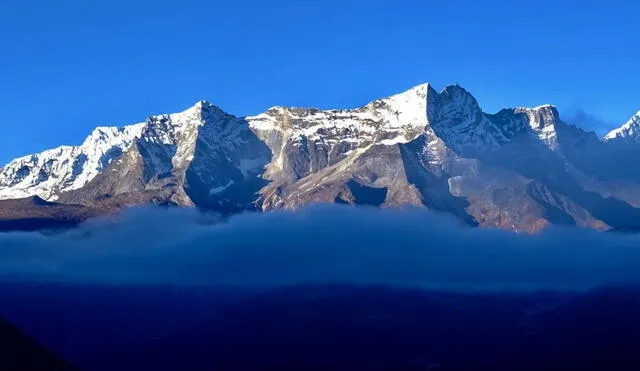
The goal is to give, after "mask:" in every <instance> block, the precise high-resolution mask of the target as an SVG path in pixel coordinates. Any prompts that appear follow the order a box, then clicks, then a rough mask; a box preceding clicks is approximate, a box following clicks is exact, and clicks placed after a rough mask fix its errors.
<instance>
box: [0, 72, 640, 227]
mask: <svg viewBox="0 0 640 371" xmlns="http://www.w3.org/2000/svg"><path fill="white" fill-rule="evenodd" d="M638 155H640V115H637V116H635V117H634V118H632V119H631V120H630V121H629V122H628V123H626V124H624V125H623V126H622V127H621V128H620V129H617V130H614V131H613V132H611V133H610V134H608V135H607V136H605V137H604V138H602V139H600V138H598V137H597V136H596V135H595V134H594V133H592V132H587V131H584V130H582V129H579V128H577V127H575V126H571V125H568V124H566V123H565V122H563V121H562V120H561V119H560V117H559V114H558V111H557V110H556V108H555V107H553V106H550V105H544V106H540V107H535V108H513V109H503V110H501V111H499V112H497V113H495V114H487V113H485V112H483V111H482V109H481V108H480V105H479V104H478V102H477V101H476V99H475V98H474V97H473V96H472V95H471V94H470V93H469V92H467V91H466V90H465V89H463V88H462V87H460V86H457V85H453V86H448V87H446V88H445V89H443V90H442V91H440V92H438V91H436V90H435V89H433V87H432V86H430V85H429V84H423V85H419V86H416V87H414V88H412V89H410V90H407V91H405V92H403V93H400V94H397V95H394V96H391V97H387V98H383V99H378V100H375V101H373V102H371V103H369V104H367V105H365V106H364V107H360V108H356V109H349V110H319V109H311V108H290V107H273V108H270V109H268V110H267V111H266V112H264V113H262V114H259V115H256V116H250V117H242V118H241V117H235V116H233V115H230V114H228V113H225V112H224V111H222V110H221V109H220V108H218V107H216V106H214V105H212V104H210V103H207V102H199V103H197V104H196V105H195V106H193V107H191V108H189V109H187V110H186V111H184V112H181V113H176V114H170V115H161V116H152V117H150V118H149V119H148V120H147V121H146V122H145V123H141V124H135V125H131V126H126V127H123V128H98V129H96V130H95V131H94V132H93V133H92V134H91V135H90V136H89V138H87V140H86V141H85V142H84V143H83V144H82V145H81V146H79V147H59V148H57V149H54V150H49V151H45V152H43V153H41V154H36V155H31V156H26V157H22V158H19V159H16V160H14V161H12V162H11V163H9V164H8V165H6V166H5V167H3V168H2V169H1V170H0V199H5V200H12V199H18V198H25V197H35V196H37V197H39V198H41V199H39V200H40V201H42V202H40V201H38V200H36V201H33V200H32V201H29V202H27V204H29V205H35V206H33V207H29V208H26V209H23V210H22V212H21V214H20V215H23V216H24V217H29V214H33V213H35V214H38V216H39V217H41V216H42V215H41V214H43V213H44V214H47V212H46V211H42V209H43V208H45V207H46V208H49V209H51V210H53V209H56V210H68V209H69V208H78V210H82V213H81V216H80V217H78V218H77V219H80V220H81V219H83V218H86V217H89V216H93V215H95V214H100V213H101V212H110V211H114V210H118V209H120V208H122V207H126V206H133V205H139V204H147V203H154V204H168V205H179V206H188V207H198V208H201V209H206V210H211V211H216V212H220V213H223V214H232V213H237V212H241V211H245V210H259V211H268V210H273V209H281V208H287V209H295V208H298V207H301V206H303V205H306V204H309V203H316V202H337V203H346V204H366V205H374V206H380V207H393V206H401V205H406V204H408V205H414V206H418V207H426V208H428V209H432V210H436V211H440V212H445V213H449V214H453V215H455V216H456V217H457V218H458V219H459V220H461V221H463V222H464V223H466V224H470V225H480V226H489V227H498V228H505V229H509V230H513V231H526V232H535V231H538V230H541V229H543V228H544V227H546V226H548V225H551V224H559V225H577V226H581V227H588V228H595V229H600V230H607V229H612V228H614V229H626V228H633V229H635V228H638V227H640V209H638V208H637V207H639V206H640V170H636V169H635V168H634V167H630V166H628V163H629V158H633V156H638ZM45 200H46V201H45ZM7 202H8V201H0V210H1V209H3V208H5V209H6V207H7V206H3V205H8V204H7ZM11 202H13V205H15V202H16V201H11ZM22 202H23V203H24V202H26V201H22ZM36 210H37V211H36ZM3 214H9V215H7V216H3ZM10 214H11V213H0V220H1V219H2V218H4V219H5V221H6V220H8V219H11V215H10ZM72 214H73V213H72ZM51 218H53V219H56V218H55V216H51ZM0 225H1V223H0Z"/></svg>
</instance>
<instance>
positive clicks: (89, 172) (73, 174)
mask: <svg viewBox="0 0 640 371" xmlns="http://www.w3.org/2000/svg"><path fill="white" fill-rule="evenodd" d="M143 126H144V124H135V125H130V126H124V127H98V128H96V129H95V130H94V131H93V132H92V133H91V135H89V136H88V137H87V139H86V140H85V141H84V143H82V145H80V146H61V147H58V148H54V149H51V150H47V151H44V152H41V153H37V154H33V155H29V156H24V157H20V158H17V159H15V160H13V161H11V162H10V163H8V164H7V165H6V166H4V167H3V168H2V169H0V199H14V198H23V197H29V196H34V195H38V196H40V197H42V198H44V199H47V200H55V199H56V197H57V194H59V193H61V192H65V191H70V190H74V189H78V188H81V187H83V186H84V185H85V184H87V182H89V181H90V180H91V179H93V178H94V177H95V176H96V175H98V174H99V173H100V172H101V171H102V170H103V169H104V168H105V167H106V166H107V165H108V164H109V163H111V161H113V160H114V159H116V158H118V157H119V156H120V155H121V154H122V153H123V152H124V151H126V150H127V149H128V148H129V146H130V145H131V143H133V140H134V139H135V138H136V137H138V136H139V135H140V133H141V132H142V128H143Z"/></svg>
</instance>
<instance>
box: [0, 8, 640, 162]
mask: <svg viewBox="0 0 640 371" xmlns="http://www.w3.org/2000/svg"><path fill="white" fill-rule="evenodd" d="M638 14H640V5H639V4H638V2H633V1H629V0H624V1H619V0H608V1H606V2H601V1H598V2H595V1H573V0H572V1H549V0H543V1H510V0H497V1H487V2H484V1H427V0H414V1H410V0H394V1H386V0H368V1H367V0H323V1H302V0H300V1H298V0H289V1H285V0H272V1H258V0H233V1H204V0H181V1H177V0H173V1H166V0H155V1H147V0H127V1H123V0H110V1H103V0H94V1H86V0H59V1H49V0H46V1H45V0H32V1H22V0H5V1H2V2H0V35H2V36H1V37H0V108H1V109H2V116H1V117H2V123H1V124H0V125H1V128H2V131H1V132H0V133H1V134H0V162H2V163H4V162H6V161H7V160H9V159H10V158H12V157H15V156H17V155H23V154H27V153H31V152H34V151H39V150H42V149H45V148H48V147H53V146H56V145H59V144H78V143H80V142H81V141H82V140H83V138H84V137H85V136H86V135H87V134H88V133H89V132H90V130H91V129H92V128H93V127H95V126H99V125H122V124H127V123H132V122H136V121H142V120H144V118H145V117H146V116H147V115H149V114H152V113H166V112H173V111H179V110H182V109H185V108H187V107H188V106H190V105H192V104H193V103H194V102H196V101H198V100H201V99H206V100H209V101H211V102H213V103H215V104H217V105H219V106H221V107H222V108H223V109H225V110H226V111H228V112H231V113H234V114H237V115H246V114H254V113H258V112H260V111H262V110H264V109H265V108H267V107H269V106H273V105H295V106H317V107H320V108H330V107H352V106H358V105H361V104H364V103H366V102H367V101H369V100H371V99H373V98H376V97H379V96H384V95H388V94H392V93H394V92H399V91H402V90H404V89H406V88H409V87H411V86H413V85H416V84H418V83H421V82H431V83H433V84H434V85H435V86H436V87H438V88H441V87H444V86H445V85H446V84H449V83H459V84H461V85H462V86H464V87H465V88H467V89H468V90H469V91H471V92H472V93H473V94H474V95H475V96H476V97H477V98H478V100H479V101H480V104H481V105H482V106H483V108H484V109H485V110H486V111H489V112H492V111H496V110H498V109H499V108H501V107H505V106H535V105H539V104H544V103H553V104H556V105H558V106H559V107H560V109H561V111H562V112H563V113H565V114H566V115H567V116H568V115H569V114H570V113H572V112H575V111H577V110H579V109H584V110H585V111H586V112H588V113H590V114H594V115H597V116H599V117H601V118H603V119H605V120H606V121H613V122H617V123H618V122H622V121H624V120H626V119H627V118H628V117H630V116H631V115H632V114H633V113H634V112H636V111H637V110H639V109H640V71H639V70H638V69H639V67H640V26H639V23H638ZM592 122H593V120H592ZM598 129H599V130H603V129H602V128H598Z"/></svg>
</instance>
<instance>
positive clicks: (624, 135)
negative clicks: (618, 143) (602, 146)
mask: <svg viewBox="0 0 640 371" xmlns="http://www.w3.org/2000/svg"><path fill="white" fill-rule="evenodd" d="M614 139H629V140H633V141H635V142H640V111H638V113H636V114H635V115H633V117H631V118H630V119H629V121H627V122H626V123H625V124H624V125H622V126H620V127H619V128H617V129H614V130H612V131H610V132H609V133H608V134H607V135H605V136H604V137H603V140H605V141H610V140H614Z"/></svg>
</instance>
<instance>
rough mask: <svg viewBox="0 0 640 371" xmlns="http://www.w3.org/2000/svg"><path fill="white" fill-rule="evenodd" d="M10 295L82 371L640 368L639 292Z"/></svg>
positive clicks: (103, 291)
mask: <svg viewBox="0 0 640 371" xmlns="http://www.w3.org/2000/svg"><path fill="white" fill-rule="evenodd" d="M234 290H237V292H235V293H234ZM10 291H11V290H9V289H5V290H3V293H0V299H5V298H8V297H11V298H12V304H11V305H6V301H4V303H5V305H4V308H5V310H8V311H10V312H12V318H15V319H16V320H18V321H19V322H21V326H22V322H25V324H27V325H29V324H31V325H30V326H27V327H28V328H30V335H32V336H35V337H36V338H38V337H41V338H42V339H46V344H47V346H50V347H51V348H52V349H54V350H56V351H57V352H58V353H59V354H61V355H62V356H63V357H65V358H66V359H70V360H73V362H74V363H75V364H78V365H79V366H80V367H81V368H82V369H83V370H87V371H106V370H196V371H197V370H234V371H235V370H400V371H401V370H442V371H445V370H455V371H463V370H504V371H506V370H544V371H547V370H639V369H640V353H639V352H638V349H640V290H638V289H636V288H629V287H625V288H604V289H598V290H594V291H591V292H587V293H551V292H538V293H474V294H469V293H446V292H425V291H420V290H412V289H394V288H389V287H383V286H352V285H301V286H292V287H286V288H280V289H274V290H267V291H264V290H263V291H259V292H256V291H255V289H254V290H238V289H237V288H234V289H225V290H222V289H220V288H216V289H203V288H199V289H189V290H186V289H185V290H183V289H177V288H135V289H132V288H122V287H120V288H118V287H113V288H95V287H94V288H89V287H87V288H70V287H67V288H65V289H64V290H62V291H60V292H64V294H54V293H55V292H56V291H52V290H49V289H47V288H46V287H36V288H33V287H32V288H29V287H21V288H20V289H19V290H18V289H14V292H13V293H10ZM46 292H49V297H48V299H46V300H45V301H43V299H42V297H44V296H46V295H44V294H43V293H46ZM18 293H20V294H18ZM25 293H27V294H26V295H27V296H32V297H30V298H26V297H25ZM20 295H22V296H20ZM33 296H39V298H34V297H33ZM54 296H56V297H58V298H60V300H52V298H53V297H54ZM21 301H22V304H21V303H20V302H21ZM44 302H47V303H48V305H45V306H39V303H40V304H42V303H44ZM24 304H29V306H30V307H32V309H31V310H30V313H28V314H24V313H25V310H24V308H23V307H21V305H24ZM34 306H35V307H36V309H34V308H33V307H34ZM9 307H11V308H9ZM34 318H38V321H39V323H38V324H37V326H34ZM56 323H57V325H56ZM56 342H57V346H59V348H56Z"/></svg>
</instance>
